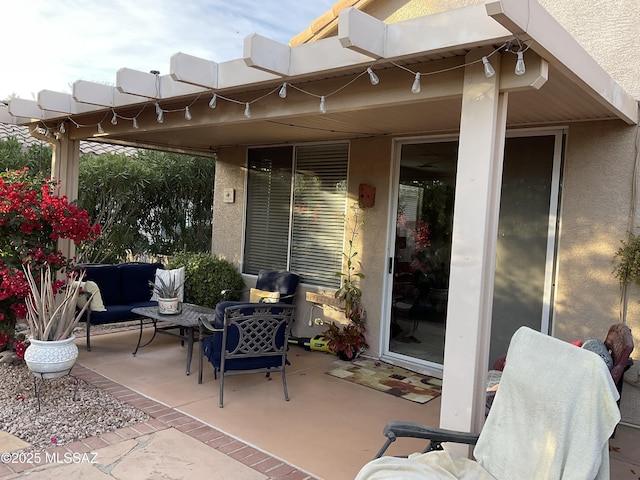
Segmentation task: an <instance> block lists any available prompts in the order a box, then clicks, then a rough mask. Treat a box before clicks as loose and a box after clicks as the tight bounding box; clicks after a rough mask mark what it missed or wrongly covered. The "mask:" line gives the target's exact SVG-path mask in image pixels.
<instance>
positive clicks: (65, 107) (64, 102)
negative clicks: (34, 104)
mask: <svg viewBox="0 0 640 480" xmlns="http://www.w3.org/2000/svg"><path fill="white" fill-rule="evenodd" d="M38 106H39V107H40V108H41V109H42V110H48V111H50V112H59V113H66V114H69V115H73V114H76V113H87V112H93V111H96V110H100V107H96V106H95V105H89V104H86V103H80V102H77V101H76V100H75V99H74V98H73V97H72V96H71V95H70V94H68V93H61V92H54V91H52V90H40V91H39V92H38Z"/></svg>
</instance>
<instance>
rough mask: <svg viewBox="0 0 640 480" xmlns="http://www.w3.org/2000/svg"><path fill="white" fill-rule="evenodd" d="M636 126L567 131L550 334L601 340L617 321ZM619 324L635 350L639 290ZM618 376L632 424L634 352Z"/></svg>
mask: <svg viewBox="0 0 640 480" xmlns="http://www.w3.org/2000/svg"><path fill="white" fill-rule="evenodd" d="M635 138H636V127H634V126H626V125H624V124H622V123H621V122H594V123H587V124H578V125H571V126H570V128H569V134H568V143H567V149H566V155H565V164H564V182H563V193H562V215H561V219H562V226H561V232H560V245H559V252H558V260H559V261H558V277H557V297H556V301H555V313H556V316H555V319H554V335H555V336H557V337H559V338H561V339H564V340H576V339H580V338H585V337H595V338H601V339H603V338H604V336H605V335H606V333H607V330H608V328H609V326H610V325H611V324H612V323H616V322H618V321H620V317H619V314H620V297H621V292H620V288H619V286H618V282H617V280H616V279H615V277H614V275H613V274H612V270H613V267H614V264H613V257H614V254H615V252H616V250H617V249H618V247H619V244H620V240H622V239H624V238H626V234H627V231H628V228H629V215H630V207H631V199H632V187H633V182H634V176H633V174H634V164H635V162H636V156H637V152H636V149H635ZM629 293H630V295H629V300H628V304H627V305H628V314H627V318H626V323H627V324H628V325H629V327H630V328H631V330H632V332H633V334H634V343H635V344H636V345H640V303H639V301H640V290H639V289H638V288H637V287H632V288H631V289H630V292H629ZM633 357H634V358H635V361H636V365H635V366H634V367H633V370H632V371H630V372H627V375H625V379H626V385H625V389H624V390H623V401H622V415H623V420H626V421H628V422H631V423H635V424H640V382H639V381H638V364H640V348H636V350H635V352H634V354H633Z"/></svg>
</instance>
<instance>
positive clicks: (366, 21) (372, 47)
mask: <svg viewBox="0 0 640 480" xmlns="http://www.w3.org/2000/svg"><path fill="white" fill-rule="evenodd" d="M338 21H339V23H338V37H337V38H338V39H339V41H340V43H341V45H342V46H344V47H345V48H347V49H350V50H353V51H356V52H360V53H362V54H364V55H368V56H370V57H372V58H376V59H380V58H387V59H396V60H397V59H400V58H403V57H408V56H412V55H416V54H420V53H424V54H435V53H440V52H444V51H448V50H451V49H452V48H459V49H467V48H472V47H479V46H484V45H486V44H487V41H488V40H491V41H493V42H495V43H498V44H499V43H501V42H503V41H506V40H507V39H509V38H512V37H513V34H512V33H511V32H510V31H509V30H508V29H507V28H505V27H504V26H502V25H500V24H499V23H498V22H496V21H495V20H493V19H492V18H491V17H489V16H487V13H486V11H485V9H484V7H483V6H482V5H471V6H468V7H463V8H457V9H455V10H449V11H445V12H441V13H435V14H432V15H427V16H424V17H419V18H414V19H411V20H406V21H404V22H398V23H391V24H388V25H387V24H385V23H384V22H382V21H380V20H378V19H376V18H375V17H372V16H370V15H368V14H366V13H364V12H361V11H360V10H357V9H354V8H348V9H346V10H344V11H342V12H341V13H340V16H339V17H338ZM316 43H318V42H316ZM296 48H298V47H296Z"/></svg>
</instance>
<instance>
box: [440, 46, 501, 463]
mask: <svg viewBox="0 0 640 480" xmlns="http://www.w3.org/2000/svg"><path fill="white" fill-rule="evenodd" d="M488 53H490V50H476V51H474V52H472V53H470V54H468V55H467V58H466V60H465V63H467V64H468V63H469V62H472V61H474V60H479V59H481V58H482V56H483V55H487V54H488ZM499 60H500V58H499V55H493V56H492V57H491V63H492V65H493V67H494V68H495V70H496V74H495V76H493V77H491V78H486V77H485V75H484V71H483V65H482V62H478V63H475V64H473V65H469V66H468V67H466V68H465V76H464V87H463V94H462V115H461V121H460V146H459V153H458V172H457V180H456V194H455V205H454V212H455V213H454V215H455V216H454V221H453V240H452V249H451V275H450V279H451V280H450V284H449V299H455V302H449V305H448V311H447V330H446V339H445V352H444V365H445V366H444V377H443V390H442V407H441V413H440V426H441V427H443V428H450V429H454V430H461V431H469V432H479V431H480V430H481V428H482V424H483V422H484V406H485V383H486V374H487V367H488V358H489V337H490V332H491V312H492V305H493V282H494V271H495V251H496V241H497V232H498V213H499V208H500V188H501V182H502V161H503V156H504V137H505V130H506V111H507V94H506V93H500V91H499V87H500V85H499V78H500V71H499V66H500V61H499ZM467 450H468V449H466V448H465V449H464V453H465V454H468V451H467Z"/></svg>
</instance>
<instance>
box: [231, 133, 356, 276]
mask: <svg viewBox="0 0 640 480" xmlns="http://www.w3.org/2000/svg"><path fill="white" fill-rule="evenodd" d="M348 160H349V150H348V145H347V144H338V145H313V146H300V147H295V148H294V147H276V148H259V149H250V150H249V165H248V179H247V195H248V196H247V216H246V228H245V249H244V272H245V273H252V274H257V273H258V271H259V270H260V269H261V268H277V269H287V270H291V271H293V272H295V273H297V274H298V275H300V276H301V278H302V281H303V282H305V283H311V284H314V285H320V286H326V287H334V288H337V287H339V286H340V278H339V277H337V276H336V272H339V271H341V270H342V268H341V266H342V250H343V241H344V213H345V204H346V196H347V189H346V183H347V169H348Z"/></svg>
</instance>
